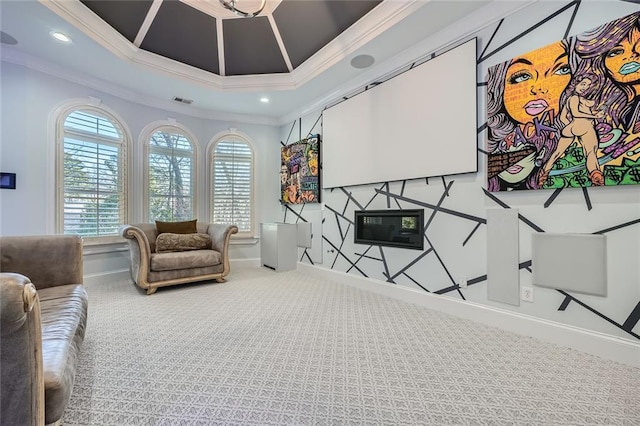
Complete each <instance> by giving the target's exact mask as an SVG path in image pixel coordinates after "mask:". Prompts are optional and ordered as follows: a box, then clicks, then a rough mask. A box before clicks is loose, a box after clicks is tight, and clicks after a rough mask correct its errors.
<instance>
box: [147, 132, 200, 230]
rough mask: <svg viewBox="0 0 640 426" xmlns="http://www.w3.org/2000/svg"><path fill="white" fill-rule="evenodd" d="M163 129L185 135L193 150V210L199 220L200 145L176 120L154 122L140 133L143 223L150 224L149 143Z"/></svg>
mask: <svg viewBox="0 0 640 426" xmlns="http://www.w3.org/2000/svg"><path fill="white" fill-rule="evenodd" d="M163 129H172V130H178V131H179V132H180V133H182V135H184V136H185V137H186V138H187V140H188V141H189V143H191V148H192V153H193V156H192V165H193V167H192V171H191V172H192V177H191V185H192V187H191V194H192V204H191V206H192V210H193V219H197V218H198V199H199V198H200V197H199V193H200V192H199V188H198V176H199V170H200V166H199V163H198V157H199V143H198V139H197V138H196V137H195V135H194V134H193V132H191V130H189V129H188V128H187V127H186V126H184V125H182V124H180V123H178V122H176V121H175V120H172V119H169V120H161V121H154V122H152V123H149V124H147V125H146V126H145V128H144V129H142V132H140V145H141V146H142V206H141V207H142V209H141V212H142V221H143V222H148V221H149V220H150V219H149V152H150V151H151V147H150V145H149V142H150V141H151V136H153V134H154V133H156V132H158V131H162V130H163Z"/></svg>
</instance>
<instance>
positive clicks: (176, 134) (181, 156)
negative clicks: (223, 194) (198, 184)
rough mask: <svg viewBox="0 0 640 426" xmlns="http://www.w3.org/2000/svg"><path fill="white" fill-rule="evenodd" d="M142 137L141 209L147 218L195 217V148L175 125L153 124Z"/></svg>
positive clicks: (175, 219)
mask: <svg viewBox="0 0 640 426" xmlns="http://www.w3.org/2000/svg"><path fill="white" fill-rule="evenodd" d="M152 132H153V133H152V134H151V136H150V137H149V138H148V140H147V141H146V148H147V149H146V164H145V170H146V181H145V190H146V194H147V196H146V197H145V198H146V200H145V212H146V216H147V219H148V220H149V221H150V222H153V221H155V220H162V221H179V220H188V219H193V218H194V217H195V208H194V191H195V163H196V161H195V148H194V146H195V145H194V143H193V141H192V138H190V137H189V136H188V135H187V132H186V131H185V130H183V129H181V128H179V127H177V126H171V125H166V126H162V127H157V128H155V130H153V131H152Z"/></svg>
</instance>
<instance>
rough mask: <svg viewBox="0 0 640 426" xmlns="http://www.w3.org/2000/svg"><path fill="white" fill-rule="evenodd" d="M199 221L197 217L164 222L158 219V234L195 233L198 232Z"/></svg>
mask: <svg viewBox="0 0 640 426" xmlns="http://www.w3.org/2000/svg"><path fill="white" fill-rule="evenodd" d="M197 221H198V220H197V219H194V220H186V221H184V222H162V221H160V220H156V229H157V230H158V234H164V233H172V234H195V233H196V232H198V228H197V225H196V222H197Z"/></svg>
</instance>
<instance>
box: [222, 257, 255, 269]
mask: <svg viewBox="0 0 640 426" xmlns="http://www.w3.org/2000/svg"><path fill="white" fill-rule="evenodd" d="M229 263H231V271H233V268H258V267H260V258H258V257H256V258H253V259H230V260H229Z"/></svg>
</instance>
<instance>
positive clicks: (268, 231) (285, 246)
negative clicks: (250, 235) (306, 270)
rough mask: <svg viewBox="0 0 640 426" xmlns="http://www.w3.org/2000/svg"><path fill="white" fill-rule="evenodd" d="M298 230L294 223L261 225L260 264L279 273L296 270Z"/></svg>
mask: <svg viewBox="0 0 640 426" xmlns="http://www.w3.org/2000/svg"><path fill="white" fill-rule="evenodd" d="M297 229H298V227H297V226H296V225H295V224H292V223H261V224H260V264H261V265H262V266H266V267H268V268H271V269H274V270H276V271H278V272H282V271H291V270H293V269H296V265H297V263H298V259H297V257H298V244H297V238H298V234H297Z"/></svg>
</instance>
